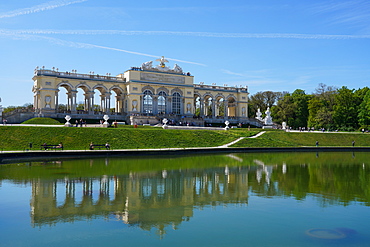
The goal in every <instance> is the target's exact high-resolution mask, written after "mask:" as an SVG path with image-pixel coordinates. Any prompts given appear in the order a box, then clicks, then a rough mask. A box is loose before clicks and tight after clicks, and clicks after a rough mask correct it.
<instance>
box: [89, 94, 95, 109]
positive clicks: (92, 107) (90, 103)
mask: <svg viewBox="0 0 370 247" xmlns="http://www.w3.org/2000/svg"><path fill="white" fill-rule="evenodd" d="M94 94H95V93H94V91H90V92H88V100H89V103H88V111H89V114H93V113H94Z"/></svg>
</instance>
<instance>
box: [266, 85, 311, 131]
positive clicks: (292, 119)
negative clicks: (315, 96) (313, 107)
mask: <svg viewBox="0 0 370 247" xmlns="http://www.w3.org/2000/svg"><path fill="white" fill-rule="evenodd" d="M310 98H311V95H306V93H305V91H304V90H301V89H296V90H295V91H294V92H293V93H292V94H291V95H290V94H286V95H284V96H283V98H282V99H280V100H279V101H278V103H277V105H276V106H274V107H273V108H272V109H271V111H272V118H273V119H274V121H275V122H277V123H282V122H286V123H287V125H288V126H290V127H293V128H298V127H305V126H307V121H308V115H309V114H308V113H309V112H308V101H309V99H310Z"/></svg>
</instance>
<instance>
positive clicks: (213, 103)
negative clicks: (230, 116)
mask: <svg viewBox="0 0 370 247" xmlns="http://www.w3.org/2000/svg"><path fill="white" fill-rule="evenodd" d="M214 117H216V102H215V101H214V100H213V98H212V118H214Z"/></svg>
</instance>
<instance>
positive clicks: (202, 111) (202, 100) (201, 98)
mask: <svg viewBox="0 0 370 247" xmlns="http://www.w3.org/2000/svg"><path fill="white" fill-rule="evenodd" d="M199 103H200V106H199V116H200V117H204V98H203V97H200V98H199Z"/></svg>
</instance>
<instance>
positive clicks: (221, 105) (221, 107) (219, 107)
mask: <svg viewBox="0 0 370 247" xmlns="http://www.w3.org/2000/svg"><path fill="white" fill-rule="evenodd" d="M215 110H216V112H215V116H216V117H225V99H224V98H223V97H222V96H218V97H217V98H216V109H215Z"/></svg>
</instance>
